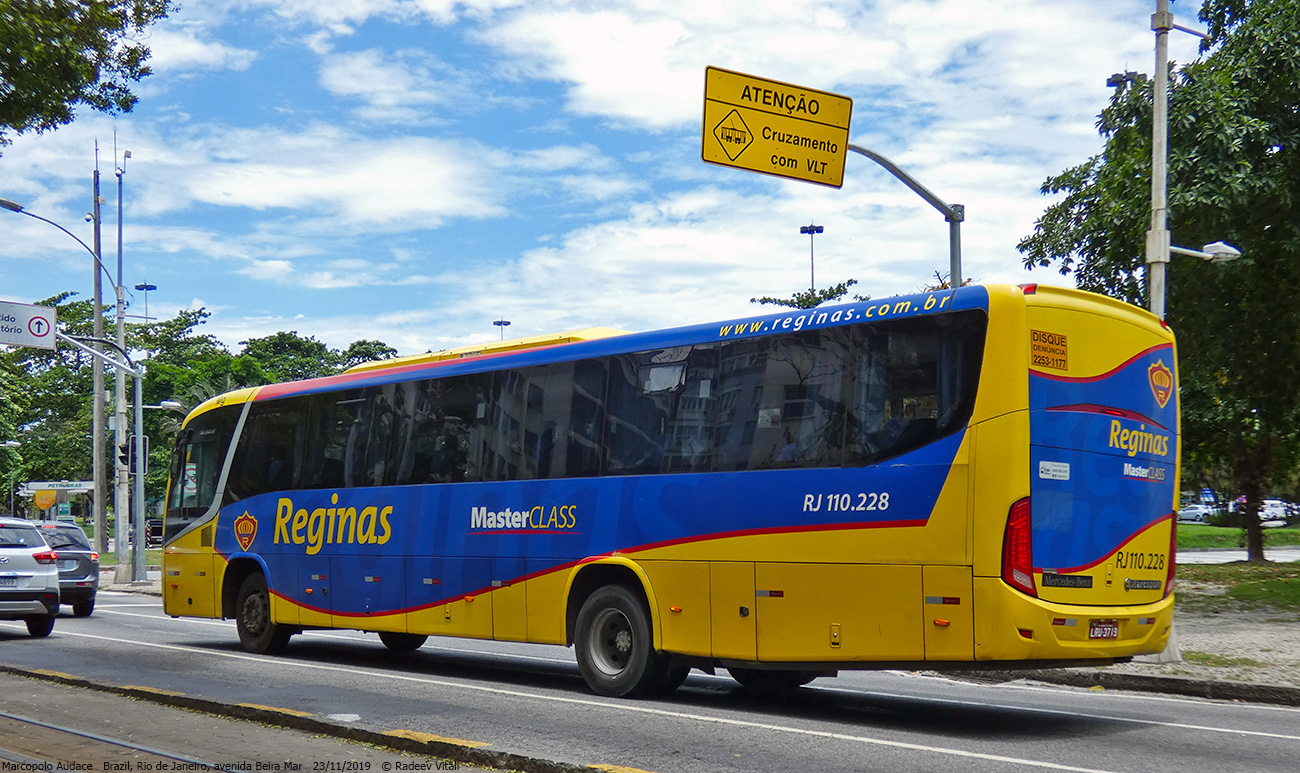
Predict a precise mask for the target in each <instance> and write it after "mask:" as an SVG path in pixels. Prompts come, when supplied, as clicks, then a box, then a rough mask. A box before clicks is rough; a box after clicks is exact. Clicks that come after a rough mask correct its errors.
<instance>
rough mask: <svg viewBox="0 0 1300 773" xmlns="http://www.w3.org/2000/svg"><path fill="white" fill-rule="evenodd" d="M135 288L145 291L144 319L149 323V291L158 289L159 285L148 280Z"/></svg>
mask: <svg viewBox="0 0 1300 773" xmlns="http://www.w3.org/2000/svg"><path fill="white" fill-rule="evenodd" d="M135 289H137V290H142V291H143V292H144V321H145V324H148V323H149V291H150V290H157V289H158V285H151V284H149V283H148V282H141V283H140V284H138V285H136V286H135Z"/></svg>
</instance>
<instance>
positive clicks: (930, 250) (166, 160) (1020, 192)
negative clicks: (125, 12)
mask: <svg viewBox="0 0 1300 773" xmlns="http://www.w3.org/2000/svg"><path fill="white" fill-rule="evenodd" d="M1154 5H1155V4H1154V2H1139V1H1136V0H1108V1H1107V2H1104V3H1099V2H1096V1H1095V0H1052V1H1051V2H1042V0H933V1H925V2H922V1H920V0H882V1H881V2H871V1H869V0H861V1H858V2H850V1H848V0H844V1H836V0H824V1H809V2H798V1H797V0H780V1H779V2H763V1H755V0H750V1H748V2H729V1H727V0H714V1H713V2H709V3H685V2H672V1H669V0H662V1H659V2H656V1H655V0H642V1H641V2H628V3H618V2H561V1H560V0H554V1H552V0H534V1H532V2H514V1H512V0H467V1H466V2H456V1H455V0H331V2H317V0H204V2H186V3H184V4H183V6H182V8H181V9H180V10H179V11H178V12H177V13H175V14H174V15H173V16H172V17H171V18H169V19H167V20H166V21H164V22H162V23H161V24H159V25H157V26H156V27H154V28H153V29H152V30H151V32H150V35H149V44H150V45H151V47H152V49H153V53H154V56H153V60H152V62H153V66H154V70H155V74H154V75H152V76H151V77H149V78H147V79H146V80H145V81H144V82H142V83H141V84H139V86H138V88H137V93H138V94H139V96H140V97H141V100H140V104H139V105H138V106H137V107H136V109H135V110H134V111H133V112H132V113H129V114H126V115H123V116H118V117H115V118H114V117H108V116H102V115H100V114H97V113H91V112H89V111H82V112H80V113H79V114H78V119H77V121H76V122H75V123H74V124H72V125H70V126H67V127H63V128H61V129H59V130H57V131H54V132H48V133H46V134H42V135H38V136H24V137H19V138H16V140H15V142H14V144H13V145H12V146H9V147H7V148H4V149H3V151H2V152H3V156H0V197H5V198H9V199H13V200H15V201H18V202H20V203H22V204H23V205H24V206H25V207H26V208H27V209H28V210H30V211H31V212H33V213H36V214H40V215H42V216H45V217H48V218H50V219H52V220H55V221H56V222H59V223H60V224H62V225H64V226H66V227H67V228H69V229H70V230H72V231H73V232H74V233H76V234H77V235H78V236H79V237H81V238H82V239H84V240H85V241H86V242H88V243H89V242H90V241H91V240H92V231H91V227H90V225H89V224H87V223H85V222H84V220H83V218H84V216H85V213H86V212H88V211H89V210H90V208H91V194H90V177H91V172H92V169H93V168H94V164H95V143H96V142H98V144H99V165H100V169H101V180H102V186H103V191H102V194H103V195H104V196H105V197H106V199H107V203H106V204H105V205H104V208H103V215H102V217H103V221H104V231H103V240H104V258H105V262H106V263H107V264H109V266H110V267H114V266H115V264H116V239H117V233H116V224H117V205H116V201H117V188H116V178H115V177H114V168H115V164H120V163H121V157H122V155H121V151H123V150H125V149H129V150H130V151H131V158H130V159H129V160H127V161H126V174H125V176H124V206H123V213H122V214H123V220H124V223H125V225H124V230H123V242H124V279H125V281H124V284H125V285H127V286H128V287H132V286H134V285H135V284H139V283H142V282H146V281H147V282H149V283H152V284H154V285H157V287H158V289H157V290H156V291H154V292H152V293H150V294H149V299H148V303H149V313H150V315H152V316H155V317H156V316H169V315H172V314H174V313H175V312H176V311H177V310H179V309H183V308H194V307H200V306H201V307H204V308H206V309H207V310H208V311H209V312H211V314H212V317H211V319H210V321H209V322H208V324H207V325H206V332H209V333H212V334H213V335H215V336H217V338H219V339H220V340H222V341H223V342H225V343H226V344H227V345H228V346H230V347H231V349H232V350H234V351H238V349H239V346H238V342H239V341H241V340H245V339H247V338H250V337H259V336H264V335H269V334H271V333H274V332H276V331H279V330H296V331H298V332H299V333H300V334H302V335H310V336H314V337H316V338H317V339H320V340H322V341H325V342H326V343H328V344H330V345H331V346H333V347H336V348H343V347H346V346H347V344H348V343H350V342H352V341H354V340H357V339H359V338H370V339H379V340H382V341H385V342H387V343H388V344H390V345H392V346H395V347H396V348H397V349H398V350H399V351H400V352H401V353H402V354H414V353H417V352H422V351H426V350H429V349H433V350H437V349H443V348H447V347H451V346H459V345H465V344H471V343H478V342H483V341H488V340H495V339H496V338H497V337H498V336H499V334H500V333H499V330H498V328H496V327H493V326H492V321H493V320H496V319H500V318H505V319H508V320H510V321H511V323H512V324H511V326H510V328H509V329H508V333H507V335H508V336H524V335H537V334H541V333H547V332H554V331H559V330H568V329H574V328H581V327H587V326H609V327H620V328H624V329H628V330H646V329H653V328H659V327H669V326H674V325H679V324H690V323H697V322H705V321H709V320H713V319H724V318H730V317H738V316H745V315H748V314H752V313H754V312H755V311H758V310H759V308H758V307H756V306H753V305H751V304H750V303H749V299H750V298H751V297H754V296H758V295H776V296H782V297H788V296H789V295H790V294H791V293H793V292H795V291H797V290H801V289H806V288H807V286H808V283H809V254H808V253H809V243H808V237H807V236H801V235H800V234H799V227H800V226H801V225H806V224H808V223H810V222H816V223H817V224H819V225H823V226H824V227H825V232H824V233H823V234H822V235H820V236H818V237H817V242H816V247H815V250H816V257H815V263H816V279H817V284H818V286H819V287H824V286H826V285H827V284H830V283H833V282H838V281H842V280H845V279H848V278H854V279H857V280H858V282H859V285H858V286H857V287H856V288H854V289H855V290H856V291H858V292H860V293H862V294H865V295H870V296H872V297H884V296H888V295H894V294H899V293H909V292H914V291H915V290H917V289H918V288H920V287H922V286H923V285H925V284H927V283H928V282H930V281H931V280H932V279H933V276H934V273H935V272H936V271H940V272H944V273H946V272H947V266H948V228H947V224H946V223H945V222H944V221H943V218H942V217H941V216H940V215H939V213H938V212H936V211H935V210H934V209H932V208H930V206H929V205H927V204H926V203H925V202H923V201H922V200H921V199H920V198H919V197H917V196H916V195H915V194H914V193H912V192H911V191H909V190H908V189H907V188H905V187H904V186H903V185H902V184H901V183H899V182H898V181H896V180H895V179H894V178H893V177H891V176H890V175H889V174H888V173H887V172H885V171H884V170H883V169H881V168H880V167H879V166H877V165H875V164H874V163H872V162H870V161H868V160H867V159H865V158H863V157H861V156H854V155H850V157H849V159H848V162H847V168H846V172H845V183H844V186H843V187H842V188H841V189H838V190H837V189H832V188H825V187H822V186H816V185H812V184H808V183H801V182H795V181H787V180H781V179H777V178H772V177H767V176H763V175H758V174H753V173H750V172H745V171H740V170H735V169H729V168H723V167H717V166H712V165H708V164H704V163H703V162H701V160H700V133H701V126H700V124H701V113H702V103H703V85H704V69H705V67H706V66H709V65H713V66H717V67H722V68H726V69H731V70H736V71H740V72H745V73H750V74H754V75H758V76H761V77H765V78H770V79H774V80H780V81H785V82H789V83H794V84H798V85H800V86H804V87H808V88H814V89H819V90H823V91H831V92H835V93H839V94H844V95H846V96H849V97H852V99H853V100H854V111H853V118H852V127H851V135H850V139H851V141H852V142H853V143H855V144H858V145H862V146H865V147H868V148H870V149H872V150H874V151H876V152H877V153H880V154H882V155H884V156H886V157H888V158H889V159H891V160H892V161H894V162H895V163H897V164H898V165H900V166H901V167H902V168H904V169H905V170H907V171H908V172H909V173H910V174H912V175H913V176H914V177H916V178H917V179H918V180H920V181H921V183H922V184H924V185H925V186H927V187H928V188H929V189H930V190H932V191H934V192H935V193H936V194H937V195H938V196H939V197H941V198H942V199H944V200H945V201H948V202H953V203H959V204H963V205H965V207H966V216H967V221H966V223H965V224H964V225H963V227H962V240H963V268H964V271H963V273H964V274H965V275H966V276H967V277H971V278H974V279H975V280H976V281H978V282H985V283H990V282H1015V283H1019V282H1025V281H1038V282H1044V283H1057V284H1061V283H1066V284H1068V283H1069V279H1068V278H1063V277H1061V276H1060V275H1059V274H1057V273H1056V272H1055V271H1052V270H1039V271H1035V272H1026V271H1024V270H1023V269H1022V268H1021V262H1020V256H1019V253H1018V252H1017V251H1016V249H1015V245H1016V242H1017V241H1018V240H1019V239H1020V238H1021V237H1023V236H1025V235H1027V234H1028V233H1030V232H1031V231H1032V229H1033V223H1034V221H1035V219H1036V218H1037V217H1038V216H1039V215H1040V214H1041V213H1042V211H1043V209H1044V207H1045V206H1046V205H1047V204H1048V203H1049V202H1048V200H1047V199H1045V198H1044V197H1043V196H1042V195H1041V194H1040V193H1039V187H1040V186H1041V184H1042V182H1043V180H1044V179H1045V178H1046V177H1047V176H1048V175H1050V174H1054V173H1056V172H1059V171H1061V170H1063V169H1065V168H1066V167H1068V166H1071V165H1074V164H1077V163H1079V162H1080V161H1082V160H1084V159H1086V158H1087V157H1088V156H1090V155H1093V154H1094V153H1096V152H1097V150H1098V149H1099V148H1100V140H1099V138H1098V137H1097V133H1096V129H1095V122H1096V115H1097V113H1098V111H1099V110H1100V109H1101V107H1102V106H1103V105H1104V104H1105V100H1106V98H1107V95H1108V89H1107V87H1106V85H1105V81H1106V78H1107V77H1108V76H1109V75H1110V74H1111V73H1113V72H1116V71H1122V70H1126V69H1131V70H1137V71H1140V72H1147V73H1149V72H1150V71H1151V68H1152V64H1153V35H1152V33H1151V32H1150V30H1149V24H1150V15H1151V13H1152V11H1153V10H1154ZM1196 8H1197V6H1196V5H1195V4H1193V3H1190V2H1186V1H1184V2H1177V3H1175V4H1174V6H1173V10H1174V13H1175V15H1176V17H1177V20H1178V21H1179V22H1180V23H1182V24H1185V25H1190V26H1199V25H1198V24H1197V22H1196V20H1195V10H1196ZM1170 41H1171V56H1172V58H1174V59H1175V60H1177V61H1187V60H1189V59H1191V58H1193V57H1194V56H1195V50H1196V40H1195V39H1194V38H1192V37H1191V36H1188V35H1183V34H1181V33H1175V34H1174V35H1173V36H1171V38H1170ZM115 143H116V151H115V150H114V148H115ZM0 277H2V278H0V299H3V300H9V301H18V302H25V303H30V302H33V301H36V300H39V299H42V298H45V297H48V296H51V295H54V294H55V293H58V292H62V291H68V290H71V291H76V292H77V293H79V294H80V295H79V297H83V298H85V297H89V295H90V293H91V279H92V277H91V271H90V265H89V256H87V255H86V253H85V252H84V250H82V249H81V248H80V247H77V246H76V245H75V244H74V243H73V242H72V240H70V239H68V238H67V237H66V236H65V235H63V234H60V233H59V232H58V231H56V230H55V229H53V228H51V227H49V226H48V225H45V224H43V223H39V222H37V221H35V220H32V219H31V218H25V217H21V216H19V215H14V214H11V213H7V212H0ZM130 296H131V304H132V305H131V308H130V310H129V312H128V313H130V314H137V315H143V314H144V300H145V299H144V297H143V294H142V293H139V292H136V291H134V290H131V291H130ZM111 297H112V294H111V291H106V299H107V301H108V302H111Z"/></svg>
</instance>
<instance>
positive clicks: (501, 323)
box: [492, 319, 510, 341]
mask: <svg viewBox="0 0 1300 773" xmlns="http://www.w3.org/2000/svg"><path fill="white" fill-rule="evenodd" d="M492 324H493V325H496V326H497V327H499V328H501V340H502V341H504V340H506V328H507V327H509V326H510V320H508V319H498V320H496V321H495V322H493V323H492Z"/></svg>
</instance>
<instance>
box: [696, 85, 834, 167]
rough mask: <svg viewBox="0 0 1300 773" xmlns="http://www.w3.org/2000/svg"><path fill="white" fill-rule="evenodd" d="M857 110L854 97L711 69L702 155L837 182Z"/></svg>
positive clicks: (728, 163) (717, 161) (709, 159)
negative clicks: (850, 124)
mask: <svg viewBox="0 0 1300 773" xmlns="http://www.w3.org/2000/svg"><path fill="white" fill-rule="evenodd" d="M852 115H853V100H852V99H850V98H849V97H845V96H841V95H839V94H831V93H830V92H826V91H817V90H816V89H806V88H803V87H802V86H792V85H790V84H788V83H781V82H780V81H772V80H767V79H766V78H757V77H755V76H753V75H745V74H743V73H738V72H732V71H730V70H723V69H720V68H718V67H706V68H705V69H704V131H703V138H702V140H701V143H700V158H702V159H703V160H704V161H706V162H708V163H710V164H721V165H722V166H733V167H737V168H739V169H748V170H749V171H751V172H761V173H763V174H771V175H776V176H777V177H788V178H791V179H794V180H805V181H807V182H813V183H818V184H820V185H829V186H831V187H833V188H838V187H840V186H841V185H843V184H844V159H845V157H846V156H847V155H848V146H849V119H850V118H851V117H852Z"/></svg>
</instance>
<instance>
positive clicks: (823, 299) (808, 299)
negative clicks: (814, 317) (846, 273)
mask: <svg viewBox="0 0 1300 773" xmlns="http://www.w3.org/2000/svg"><path fill="white" fill-rule="evenodd" d="M857 283H858V280H856V279H847V280H845V281H843V282H840V283H839V284H837V285H831V286H830V287H827V288H826V289H824V290H800V291H799V292H797V293H794V294H793V295H791V296H790V297H789V298H770V297H766V296H764V297H762V298H750V299H749V302H750V303H765V304H771V305H773V306H788V307H790V308H792V309H815V308H817V307H818V306H820V305H822V304H823V303H829V302H831V301H837V300H839V299H840V298H843V297H844V296H845V295H848V292H849V288H850V287H852V286H853V285H855V284H857ZM853 299H854V300H858V301H866V300H870V298H864V297H863V296H861V295H855V296H853Z"/></svg>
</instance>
